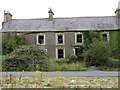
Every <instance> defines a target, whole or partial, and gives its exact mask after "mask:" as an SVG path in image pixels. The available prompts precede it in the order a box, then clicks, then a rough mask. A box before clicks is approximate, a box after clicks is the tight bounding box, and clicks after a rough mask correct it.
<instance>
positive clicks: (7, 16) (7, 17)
mask: <svg viewBox="0 0 120 90" xmlns="http://www.w3.org/2000/svg"><path fill="white" fill-rule="evenodd" d="M11 19H12V14H11V13H10V12H9V11H5V10H4V22H2V25H4V23H6V22H9V21H10V20H11Z"/></svg>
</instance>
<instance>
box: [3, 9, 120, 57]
mask: <svg viewBox="0 0 120 90" xmlns="http://www.w3.org/2000/svg"><path fill="white" fill-rule="evenodd" d="M119 12H120V10H119V9H117V10H116V11H115V13H116V15H115V16H101V17H98V16H97V17H71V18H53V15H54V13H53V11H52V10H51V9H50V10H49V11H48V13H49V17H48V18H38V19H12V14H11V13H10V12H5V13H4V22H3V23H2V24H3V26H2V29H1V32H2V37H3V39H4V40H6V39H8V38H10V37H11V35H12V34H15V33H16V34H17V35H22V36H23V37H24V38H25V43H26V45H38V46H40V47H41V48H42V49H44V50H45V51H46V52H47V54H48V55H49V56H50V57H52V58H66V57H68V56H69V55H71V54H77V47H75V46H77V45H84V35H83V32H86V31H89V30H98V31H100V32H102V38H103V40H104V41H106V42H110V43H113V47H117V44H118V42H117V40H118V30H119V16H120V15H119V14H120V13H119Z"/></svg>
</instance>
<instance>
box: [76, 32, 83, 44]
mask: <svg viewBox="0 0 120 90" xmlns="http://www.w3.org/2000/svg"><path fill="white" fill-rule="evenodd" d="M79 34H81V35H82V43H77V35H79ZM83 38H84V36H83V33H81V32H78V33H75V45H83V44H84V39H83Z"/></svg>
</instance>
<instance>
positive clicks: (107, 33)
mask: <svg viewBox="0 0 120 90" xmlns="http://www.w3.org/2000/svg"><path fill="white" fill-rule="evenodd" d="M103 34H106V35H107V41H103V36H102V41H103V42H109V40H110V38H109V32H103V33H102V35H103Z"/></svg>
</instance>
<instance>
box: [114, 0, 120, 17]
mask: <svg viewBox="0 0 120 90" xmlns="http://www.w3.org/2000/svg"><path fill="white" fill-rule="evenodd" d="M115 14H116V16H117V17H120V1H119V2H118V8H117V9H116V11H115Z"/></svg>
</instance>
